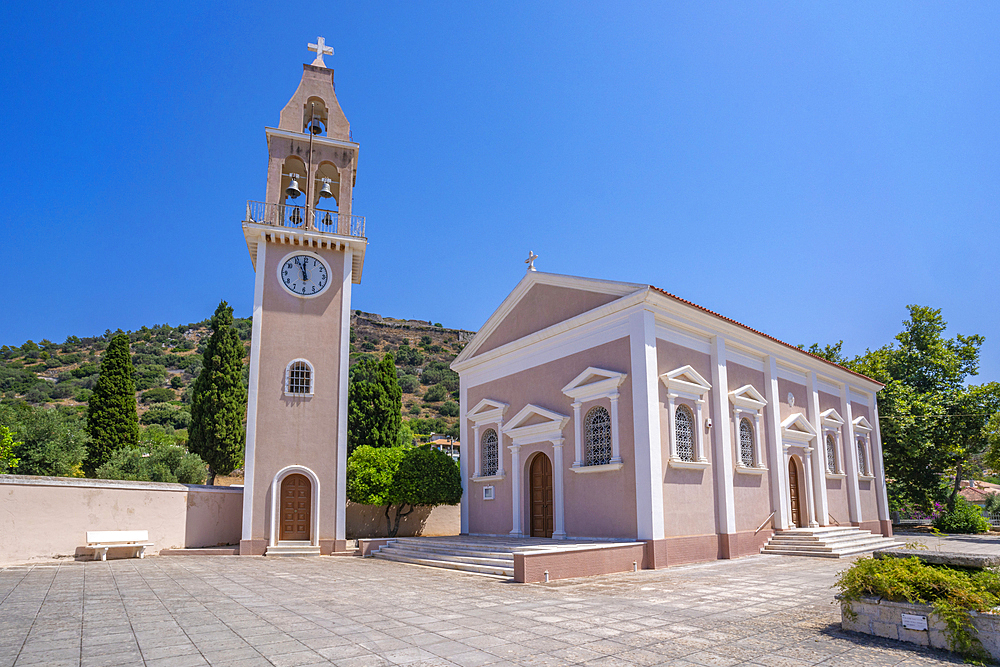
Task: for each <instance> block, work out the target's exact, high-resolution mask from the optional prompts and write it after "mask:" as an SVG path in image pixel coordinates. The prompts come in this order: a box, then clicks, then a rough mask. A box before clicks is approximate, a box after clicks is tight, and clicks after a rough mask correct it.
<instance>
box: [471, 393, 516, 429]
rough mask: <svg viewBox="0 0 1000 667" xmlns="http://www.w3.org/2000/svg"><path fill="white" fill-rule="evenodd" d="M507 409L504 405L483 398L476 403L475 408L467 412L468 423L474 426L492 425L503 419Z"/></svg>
mask: <svg viewBox="0 0 1000 667" xmlns="http://www.w3.org/2000/svg"><path fill="white" fill-rule="evenodd" d="M508 407H509V406H508V405H507V404H506V403H501V402H500V401H494V400H492V399H489V398H484V399H483V400H481V401H479V402H478V403H476V407H474V408H472V409H471V410H469V414H468V415H467V416H468V418H469V421H472V422H473V423H476V424H494V423H498V422H499V421H500V420H501V419H503V416H504V413H505V412H507V408H508Z"/></svg>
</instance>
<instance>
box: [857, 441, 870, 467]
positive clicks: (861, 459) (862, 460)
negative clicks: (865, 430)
mask: <svg viewBox="0 0 1000 667" xmlns="http://www.w3.org/2000/svg"><path fill="white" fill-rule="evenodd" d="M858 474H859V475H864V476H867V475H868V474H869V472H868V457H866V456H865V439H864V438H858Z"/></svg>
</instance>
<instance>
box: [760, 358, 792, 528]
mask: <svg viewBox="0 0 1000 667" xmlns="http://www.w3.org/2000/svg"><path fill="white" fill-rule="evenodd" d="M764 373H765V384H764V398H765V399H766V400H767V406H766V407H765V408H764V410H765V414H766V419H767V450H768V453H769V455H770V459H771V461H772V462H773V463H772V464H771V470H770V475H771V478H770V481H771V506H772V508H773V509H774V525H775V526H776V527H777V528H778V529H784V528H788V527H789V525H790V523H791V516H792V515H791V508H790V507H789V506H788V502H789V501H788V459H787V457H786V456H785V447H784V443H783V442H782V434H781V413H780V412H779V408H778V362H777V360H775V358H774V357H771V356H768V357H765V358H764Z"/></svg>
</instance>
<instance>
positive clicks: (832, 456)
mask: <svg viewBox="0 0 1000 667" xmlns="http://www.w3.org/2000/svg"><path fill="white" fill-rule="evenodd" d="M826 471H827V472H830V473H833V472H837V441H836V440H835V439H834V437H833V433H827V434H826Z"/></svg>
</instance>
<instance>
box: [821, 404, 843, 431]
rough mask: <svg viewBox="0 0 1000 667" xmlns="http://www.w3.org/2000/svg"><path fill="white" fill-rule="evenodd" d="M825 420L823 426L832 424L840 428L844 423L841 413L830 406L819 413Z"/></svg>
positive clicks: (831, 425)
mask: <svg viewBox="0 0 1000 667" xmlns="http://www.w3.org/2000/svg"><path fill="white" fill-rule="evenodd" d="M819 417H820V419H821V420H822V422H823V426H830V427H834V428H839V427H841V426H843V425H844V418H843V417H841V416H840V413H839V412H837V411H836V410H834V409H833V408H830V409H829V410H824V411H823V412H822V413H820V415H819Z"/></svg>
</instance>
